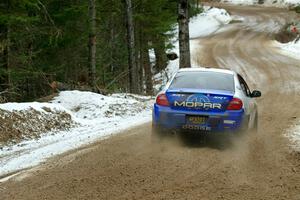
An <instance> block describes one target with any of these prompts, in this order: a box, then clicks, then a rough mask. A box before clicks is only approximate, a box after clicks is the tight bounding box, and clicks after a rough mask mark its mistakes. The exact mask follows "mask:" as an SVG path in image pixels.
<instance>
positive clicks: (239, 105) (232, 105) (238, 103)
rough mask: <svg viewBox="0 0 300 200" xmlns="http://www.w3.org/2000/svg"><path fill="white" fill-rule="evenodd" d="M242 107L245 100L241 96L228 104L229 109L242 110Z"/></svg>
mask: <svg viewBox="0 0 300 200" xmlns="http://www.w3.org/2000/svg"><path fill="white" fill-rule="evenodd" d="M242 108H243V102H242V100H240V99H239V98H233V99H232V100H231V101H230V102H229V104H228V106H227V110H240V109H242Z"/></svg>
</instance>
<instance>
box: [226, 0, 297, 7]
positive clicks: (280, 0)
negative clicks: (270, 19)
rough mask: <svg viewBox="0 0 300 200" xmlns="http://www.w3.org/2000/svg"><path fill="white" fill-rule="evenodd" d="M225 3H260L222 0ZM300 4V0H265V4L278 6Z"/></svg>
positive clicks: (257, 1)
mask: <svg viewBox="0 0 300 200" xmlns="http://www.w3.org/2000/svg"><path fill="white" fill-rule="evenodd" d="M221 2H224V3H230V4H236V5H255V4H259V0H221ZM299 4H300V0H264V2H263V4H262V5H264V6H276V7H289V6H297V5H299Z"/></svg>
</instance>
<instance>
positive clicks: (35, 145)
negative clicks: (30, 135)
mask: <svg viewBox="0 0 300 200" xmlns="http://www.w3.org/2000/svg"><path fill="white" fill-rule="evenodd" d="M152 105H153V100H152V98H151V97H144V96H139V95H131V94H114V95H111V96H104V95H101V94H95V93H91V92H80V91H65V92H61V93H60V94H59V96H58V97H56V98H55V99H54V100H53V101H52V102H51V103H36V102H34V103H9V104H2V105H0V108H1V109H6V110H7V111H13V110H14V111H16V110H18V111H26V110H28V109H29V110H32V109H34V110H35V109H36V111H40V112H46V111H45V110H44V107H47V108H51V109H53V110H61V111H64V112H66V113H69V114H70V116H71V117H72V120H73V121H74V122H76V123H77V124H78V125H77V126H76V127H73V128H71V129H69V130H66V131H61V132H59V133H57V134H55V133H54V132H51V131H50V132H48V133H44V134H43V135H42V137H41V138H40V139H38V140H25V141H23V142H20V143H18V144H17V145H13V146H5V147H3V148H2V149H1V150H0V176H1V175H3V174H7V173H10V172H13V171H17V170H20V169H24V168H28V167H32V166H35V165H37V164H39V163H41V162H43V161H44V160H46V159H47V158H49V157H52V156H54V155H57V154H61V153H64V152H66V151H68V150H71V149H74V148H78V147H80V146H82V145H86V144H89V143H91V142H93V141H95V140H96V139H99V138H105V137H107V136H110V135H112V134H116V133H117V132H118V131H121V130H124V129H126V128H129V127H132V126H135V125H139V124H142V123H145V122H149V121H150V120H151V107H152ZM37 125H39V124H37Z"/></svg>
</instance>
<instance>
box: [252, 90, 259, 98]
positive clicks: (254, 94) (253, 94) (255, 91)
mask: <svg viewBox="0 0 300 200" xmlns="http://www.w3.org/2000/svg"><path fill="white" fill-rule="evenodd" d="M260 96H261V92H260V91H258V90H254V91H253V92H252V93H251V97H253V98H255V97H260Z"/></svg>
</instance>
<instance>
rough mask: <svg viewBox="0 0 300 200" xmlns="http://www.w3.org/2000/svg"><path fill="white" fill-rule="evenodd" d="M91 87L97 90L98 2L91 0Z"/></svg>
mask: <svg viewBox="0 0 300 200" xmlns="http://www.w3.org/2000/svg"><path fill="white" fill-rule="evenodd" d="M89 28H90V30H89V45H88V46H89V56H88V64H89V68H88V69H89V85H90V86H91V87H92V88H96V2H95V0H89Z"/></svg>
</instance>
